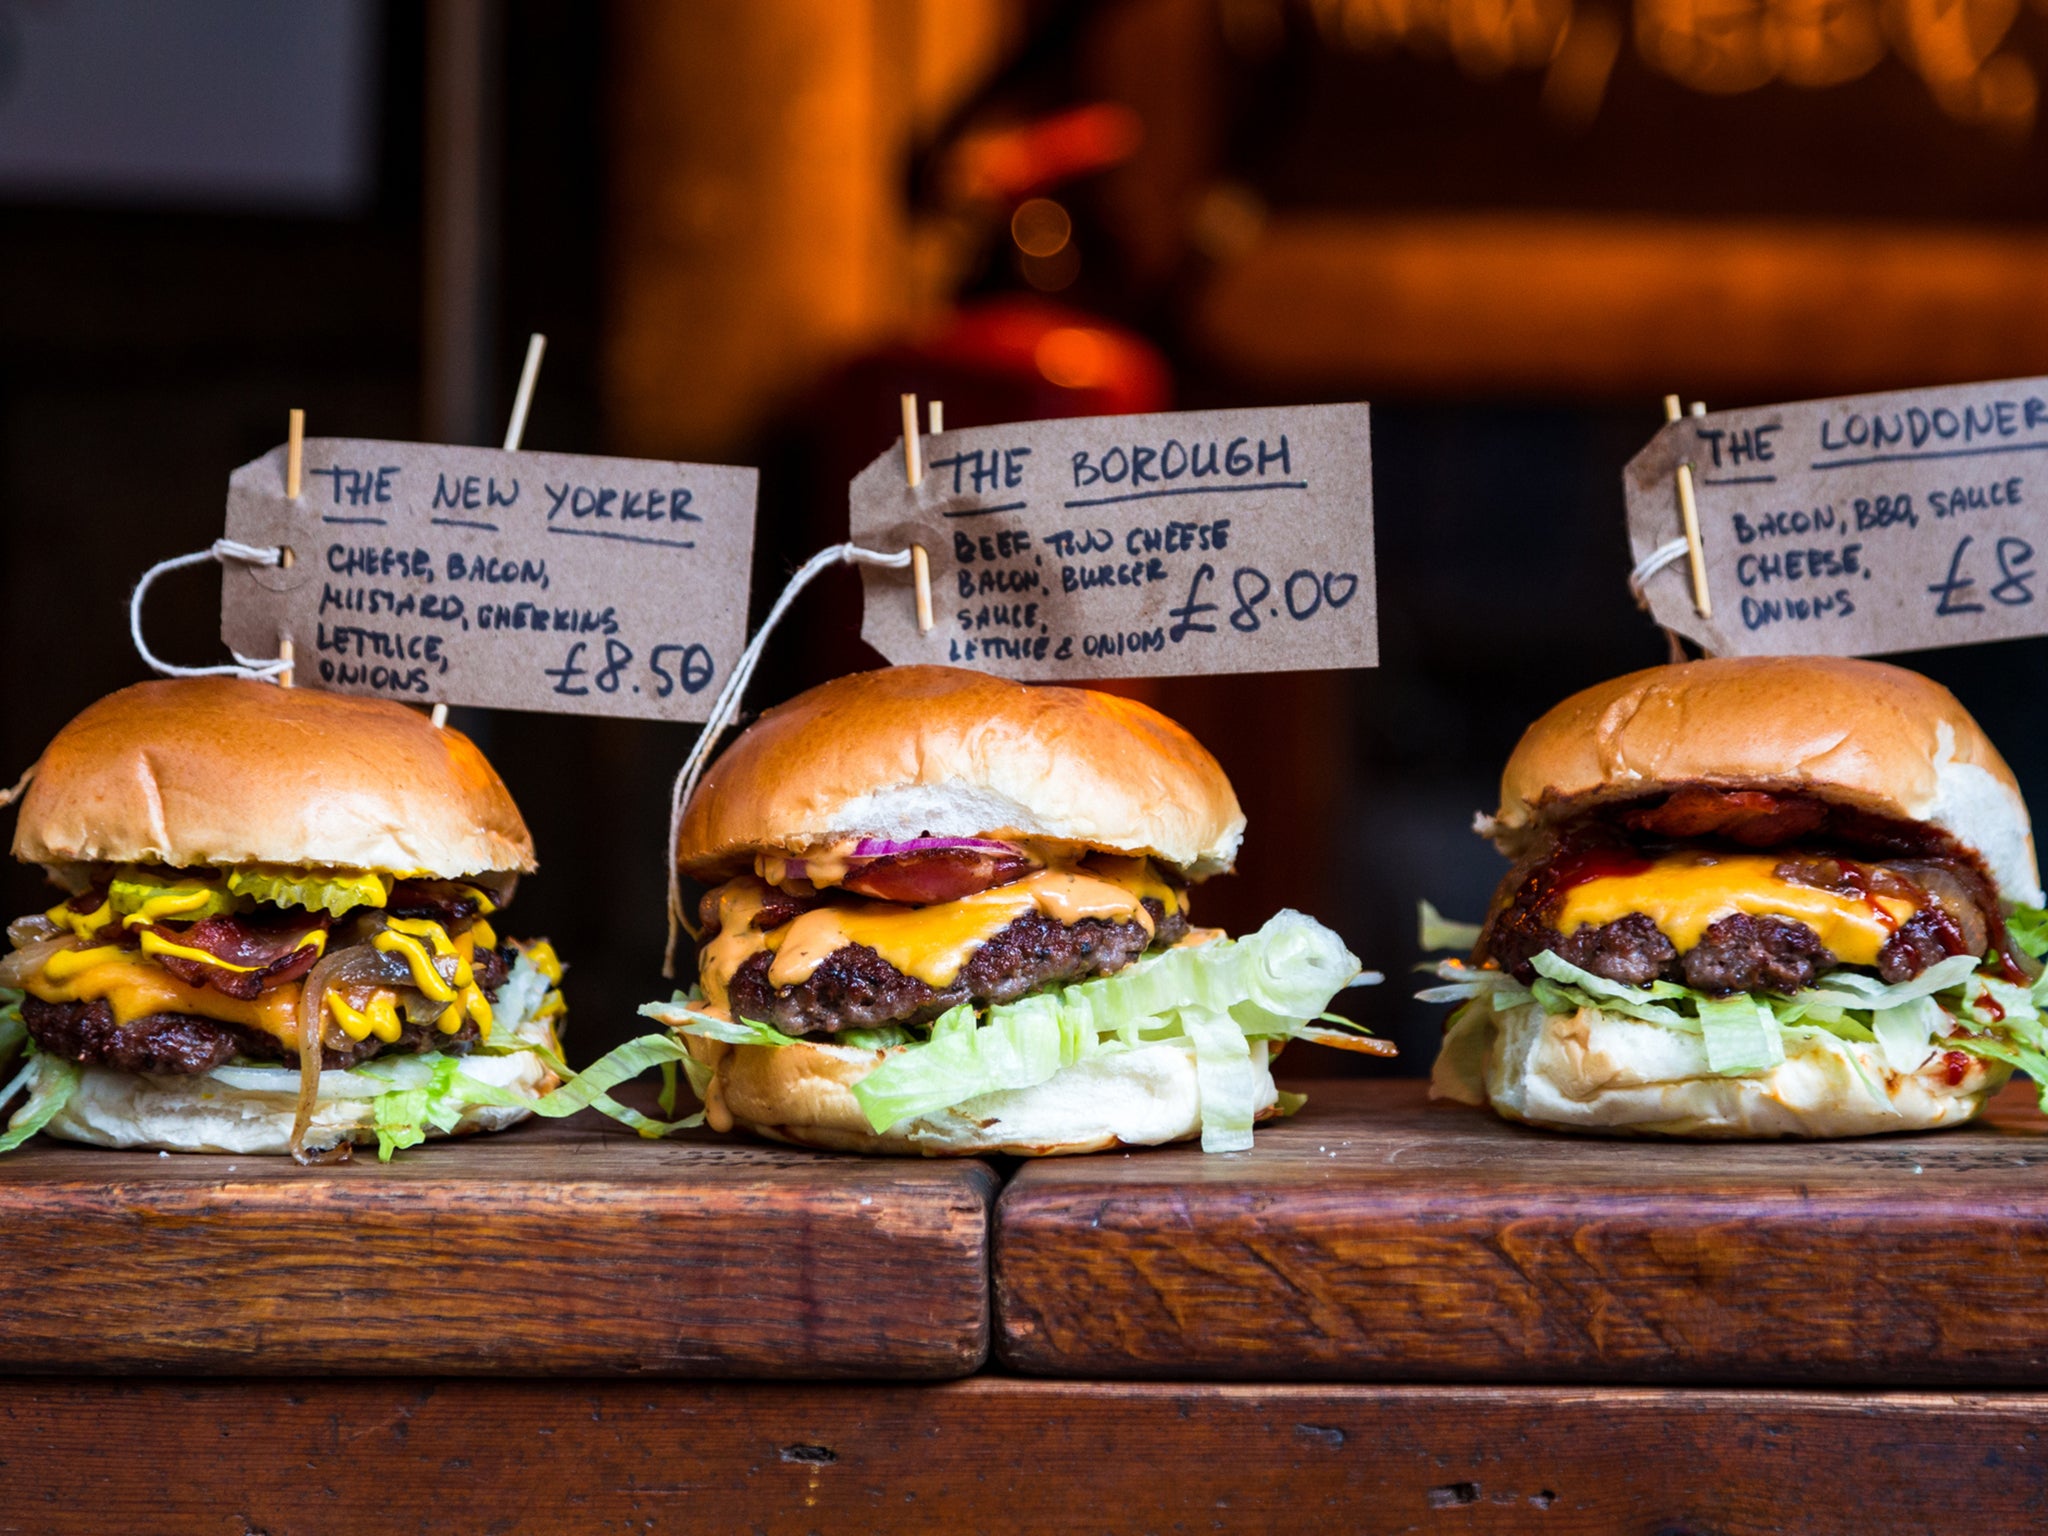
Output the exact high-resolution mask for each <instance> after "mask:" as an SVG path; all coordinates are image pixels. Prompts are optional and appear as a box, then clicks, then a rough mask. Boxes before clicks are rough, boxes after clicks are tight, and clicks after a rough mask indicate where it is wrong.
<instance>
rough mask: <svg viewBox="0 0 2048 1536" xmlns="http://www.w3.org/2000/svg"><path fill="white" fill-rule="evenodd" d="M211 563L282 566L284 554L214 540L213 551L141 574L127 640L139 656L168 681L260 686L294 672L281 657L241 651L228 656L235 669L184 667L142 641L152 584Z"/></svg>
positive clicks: (161, 564)
mask: <svg viewBox="0 0 2048 1536" xmlns="http://www.w3.org/2000/svg"><path fill="white" fill-rule="evenodd" d="M209 560H219V561H222V562H225V561H229V560H241V561H245V562H246V563H248V564H250V565H280V564H282V563H283V561H284V551H283V550H281V549H262V548H259V547H258V546H256V545H254V544H244V543H241V542H240V541H238V540H236V539H215V540H214V541H213V547H212V548H211V549H202V550H198V551H196V552H195V553H193V554H189V555H175V556H173V557H172V558H171V559H169V560H159V561H157V563H156V564H155V565H152V566H151V567H150V568H149V569H148V570H146V571H144V572H143V573H142V580H140V581H138V582H137V583H135V590H134V592H133V593H131V594H130V595H129V598H128V636H129V638H130V639H132V640H133V641H134V642H135V650H136V653H137V654H138V655H140V656H141V657H142V659H143V660H144V661H145V662H147V663H148V664H149V665H150V667H151V668H152V669H153V670H155V671H158V672H161V673H163V675H164V676H165V677H248V678H255V679H256V680H258V681H259V682H263V681H267V682H275V681H277V679H278V677H279V676H280V675H281V674H283V673H286V672H289V671H290V670H291V668H292V664H291V663H290V662H289V661H286V660H285V659H284V658H283V657H281V656H280V657H278V658H276V659H275V660H272V659H270V658H267V657H263V656H244V655H243V654H242V653H241V652H240V651H237V650H232V649H231V650H230V651H229V652H228V654H229V655H231V656H233V657H234V658H235V664H234V665H233V666H219V667H181V666H179V665H177V663H175V662H169V661H165V660H164V659H163V658H162V657H161V656H158V655H157V654H156V653H155V652H154V651H152V650H150V648H149V644H148V642H147V641H145V640H144V639H143V638H142V600H143V599H144V598H145V597H147V596H148V595H149V588H150V584H151V583H152V582H154V581H155V580H156V579H157V577H159V576H163V575H166V574H168V573H169V572H171V571H180V570H183V569H184V568H185V567H187V566H190V565H204V564H205V563H206V562H207V561H209Z"/></svg>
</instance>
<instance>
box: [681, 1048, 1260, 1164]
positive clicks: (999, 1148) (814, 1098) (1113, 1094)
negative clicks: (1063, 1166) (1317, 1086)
mask: <svg viewBox="0 0 2048 1536" xmlns="http://www.w3.org/2000/svg"><path fill="white" fill-rule="evenodd" d="M682 1039H683V1042H684V1044H685V1046H686V1047H687V1048H688V1050H689V1052H690V1055H691V1057H692V1058H693V1060H692V1062H691V1063H690V1065H691V1066H692V1068H693V1070H692V1072H691V1074H690V1078H691V1084H692V1086H693V1087H695V1088H696V1090H697V1096H698V1097H699V1098H701V1099H703V1101H704V1118H705V1122H706V1123H707V1124H708V1125H710V1126H711V1127H712V1128H713V1129H714V1130H719V1131H728V1130H731V1129H732V1128H733V1127H734V1126H739V1127H741V1128H742V1129H745V1130H750V1131H753V1132H755V1133H757V1134H759V1135H762V1136H767V1137H771V1138H773V1139H774V1140H776V1141H787V1142H793V1143H795V1144H797V1145H799V1146H806V1147H821V1148H824V1149H825V1150H827V1151H832V1152H892V1153H915V1154H921V1155H923V1156H925V1157H975V1156H980V1155H983V1154H986V1153H998V1152H1000V1153H1007V1154H1009V1155H1011V1156H1015V1157H1059V1156H1064V1155H1067V1154H1070V1153H1075V1152H1102V1151H1106V1150H1108V1149H1110V1148H1112V1147H1153V1146H1159V1145H1161V1144H1162V1143H1165V1142H1169V1141H1185V1140H1186V1139H1187V1138H1189V1137H1191V1136H1197V1135H1200V1134H1201V1130H1202V1101H1201V1091H1200V1089H1199V1087H1198V1086H1197V1083H1196V1080H1195V1058H1194V1055H1193V1053H1192V1052H1190V1051H1189V1050H1188V1049H1186V1048H1185V1047H1183V1046H1181V1045H1178V1044H1172V1043H1166V1044H1159V1045H1148V1046H1141V1047H1139V1048H1138V1049H1136V1050H1132V1051H1118V1052H1115V1053H1113V1054H1108V1055H1102V1056H1091V1057H1090V1058H1088V1059H1087V1060H1086V1061H1081V1062H1077V1063H1075V1064H1074V1065H1073V1066H1071V1067H1064V1068H1062V1069H1061V1070H1060V1071H1058V1072H1056V1073H1055V1074H1053V1076H1052V1077H1050V1078H1048V1079H1047V1080H1046V1081H1044V1082H1042V1083H1039V1084H1037V1085H1036V1086H1034V1087H1030V1088H1016V1089H1009V1090H1006V1091H1004V1092H1001V1093H988V1094H983V1095H982V1096H981V1097H980V1098H978V1099H969V1100H967V1101H966V1102H965V1103H963V1104H957V1105H955V1106H954V1107H953V1108H951V1109H943V1110H939V1111H937V1112H935V1113H933V1114H929V1115H919V1116H917V1117H916V1118H915V1119H911V1120H904V1121H900V1122H898V1123H897V1124H895V1125H892V1126H891V1127H889V1129H888V1130H886V1131H876V1130H875V1129H874V1128H873V1127H872V1126H870V1125H869V1124H868V1121H867V1116H866V1115H865V1114H863V1113H862V1112H861V1107H860V1102H859V1101H858V1100H857V1099H855V1098H854V1096H853V1084H855V1083H857V1082H859V1081H860V1080H861V1079H862V1078H863V1077H866V1076H867V1075H868V1073H870V1072H872V1071H874V1069H875V1068H876V1067H877V1066H878V1065H880V1063H881V1062H882V1059H883V1058H884V1057H885V1056H887V1055H888V1054H889V1053H888V1052H887V1051H880V1050H859V1049H855V1048H854V1047H851V1046H844V1045H822V1044H811V1043H809V1042H805V1043H802V1044H798V1045H783V1046H774V1045H731V1044H727V1043H726V1042H724V1041H719V1040H705V1039H701V1038H699V1037H697V1036H694V1035H685V1036H683V1037H682ZM1252 1061H1253V1065H1254V1066H1255V1067H1256V1069H1257V1071H1258V1076H1259V1088H1258V1095H1257V1098H1256V1101H1255V1102H1256V1104H1257V1108H1258V1118H1259V1119H1261V1120H1263V1119H1266V1118H1267V1117H1268V1116H1270V1115H1272V1114H1274V1113H1275V1112H1276V1110H1277V1108H1278V1104H1279V1095H1278V1090H1276V1089H1275V1088H1274V1086H1273V1075H1272V1073H1271V1072H1270V1071H1268V1070H1267V1067H1266V1050H1265V1045H1264V1042H1255V1043H1254V1044H1253V1047H1252Z"/></svg>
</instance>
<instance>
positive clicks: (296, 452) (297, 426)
mask: <svg viewBox="0 0 2048 1536" xmlns="http://www.w3.org/2000/svg"><path fill="white" fill-rule="evenodd" d="M286 420H287V422H288V423H289V424H288V425H287V426H286V428H285V434H284V494H285V499H286V500H288V501H297V500H298V499H299V482H300V480H301V479H303V478H304V476H305V471H306V413H305V412H304V411H302V410H300V409H299V408H298V407H297V406H294V407H293V408H292V412H291V415H290V416H289V417H287V418H286Z"/></svg>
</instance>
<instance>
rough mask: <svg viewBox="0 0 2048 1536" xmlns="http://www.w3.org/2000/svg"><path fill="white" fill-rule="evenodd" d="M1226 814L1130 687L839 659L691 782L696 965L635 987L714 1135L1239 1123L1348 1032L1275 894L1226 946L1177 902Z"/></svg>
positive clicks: (1129, 1133)
mask: <svg viewBox="0 0 2048 1536" xmlns="http://www.w3.org/2000/svg"><path fill="white" fill-rule="evenodd" d="M1243 831H1244V815H1243V812H1242V811H1240V810H1239V808H1238V803H1237V796H1236V795H1235V794H1234V793H1233V792H1232V790H1231V787H1230V781H1229V780H1228V779H1227V778H1225V777H1224V774H1223V771H1222V769H1221V768H1220V767H1219V766H1218V765H1217V762H1216V760H1215V758H1213V757H1211V756H1210V755H1209V753H1208V752H1206V751H1205V750H1203V748H1202V747H1201V746H1200V745H1199V744H1198V743H1197V742H1196V741H1195V740H1194V738H1193V737H1191V736H1190V735H1188V733H1187V732H1186V731H1184V730H1182V729H1181V728H1180V727H1179V726H1178V725H1176V724H1174V723H1173V722H1172V721H1171V720H1168V719H1167V718H1165V717H1164V716H1163V715H1160V714H1158V713H1157V712H1156V711H1154V710H1151V709H1149V708H1147V707H1145V706H1144V705H1142V704H1138V703H1134V702H1132V701H1130V700H1128V699H1123V698H1118V697H1113V696H1111V695H1109V694H1104V693H1096V692H1090V691H1087V690H1083V689H1078V688H1054V687H1026V686H1024V685H1022V684H1018V683H1013V682H1007V681H1003V680H1001V679H998V678H993V677H989V676H986V675H984V674H982V673H979V672H969V671H961V670H957V669H953V668H947V667H928V666H916V667H897V668H890V669H885V670H882V671H877V672H866V673H858V674H855V675H853V676H850V677H843V678H840V679H839V680H838V681H836V682H831V683H827V684H825V685H824V686H823V687H820V688H815V689H813V690H811V691H810V692H808V693H805V694H803V695H801V696H799V697H797V698H795V699H793V700H791V701H790V702H789V703H787V704H784V705H782V706H781V707H780V708H777V709H773V710H770V711H769V712H768V713H766V714H765V715H763V716H762V717H761V719H760V720H759V721H758V722H757V723H756V724H755V725H754V726H753V727H752V728H751V729H750V730H748V731H747V732H746V733H745V734H744V735H742V736H741V737H740V738H739V740H738V741H737V742H736V743H735V744H734V745H733V746H732V747H731V748H730V749H729V750H728V751H727V752H726V753H725V754H724V755H723V756H722V757H720V758H719V759H718V760H717V761H716V762H715V763H714V764H713V765H712V767H711V769H710V771H709V773H708V774H707V775H706V777H705V778H704V780H703V782H702V783H701V784H700V786H699V787H698V788H697V790H696V792H695V793H694V794H693V795H692V797H691V798H690V800H689V803H688V805H687V806H686V807H685V808H684V812H683V814H682V817H681V820H680V823H679V833H678V837H677V840H676V844H675V850H674V852H675V859H676V862H677V865H678V867H679V871H680V873H682V874H683V875H686V876H688V877H689V878H691V879H692V880H694V881H698V882H701V883H703V884H705V885H707V886H708V889H707V890H706V891H705V893H704V895H703V898H702V900H701V902H700V903H699V906H698V912H699V917H700V919H701V927H700V928H699V929H698V930H697V937H698V938H699V939H700V941H701V942H700V947H699V949H698V971H699V984H698V987H697V988H696V989H694V990H693V991H692V992H690V993H688V994H681V995H678V996H677V998H676V999H675V1000H674V1001H672V1002H669V1003H658V1004H651V1005H649V1006H648V1007H646V1008H644V1009H642V1010H641V1011H642V1012H643V1013H644V1014H646V1015H648V1016H650V1017H652V1018H654V1019H657V1020H659V1021H660V1022H662V1023H664V1024H666V1025H668V1026H669V1027H670V1028H671V1029H673V1030H674V1031H675V1032H676V1035H677V1036H678V1037H679V1038H680V1042H681V1044H682V1046H683V1048H684V1054H683V1065H684V1067H685V1069H686V1070H687V1072H688V1074H689V1080H690V1084H691V1086H692V1087H693V1088H694V1089H695V1091H696V1093H697V1095H698V1097H699V1098H701V1099H702V1100H703V1102H704V1105H705V1115H706V1117H707V1119H708V1120H709V1122H710V1124H711V1125H712V1126H713V1127H714V1128H716V1129H719V1130H730V1129H732V1128H733V1127H735V1126H738V1127H744V1128H746V1129H749V1130H752V1131H755V1132H757V1133H759V1134H761V1135H764V1136H769V1137H773V1138H776V1139H779V1140H783V1141H789V1142H796V1143H800V1144H803V1145H807V1146H813V1147H823V1148H830V1149H835V1150H844V1151H857V1152H915V1153H924V1154H929V1155H949V1154H962V1155H965V1154H975V1153H988V1152H1006V1153H1015V1154H1019V1155H1025V1156H1034V1155H1042V1154H1050V1153H1063V1152H1088V1151H1095V1150H1098V1149H1102V1148H1106V1147H1114V1146H1119V1145H1128V1146H1148V1145H1153V1144H1156V1143H1160V1142H1169V1141H1175V1140H1179V1139H1182V1138H1186V1137H1192V1136H1196V1135H1199V1136H1200V1137H1201V1138H1202V1145H1203V1147H1204V1148H1205V1149H1207V1150H1210V1151H1219V1150H1222V1151H1228V1150H1236V1149H1240V1148H1243V1147H1247V1146H1249V1145H1250V1144H1251V1135H1252V1125H1253V1122H1254V1121H1256V1120H1259V1119H1262V1118H1264V1117H1266V1116H1269V1115H1272V1114H1274V1113H1276V1112H1279V1110H1280V1109H1281V1107H1282V1105H1283V1104H1284V1103H1288V1102H1291V1100H1289V1099H1286V1098H1283V1096H1282V1095H1281V1094H1280V1093H1279V1092H1278V1091H1277V1090H1276V1088H1275V1086H1274V1083H1273V1078H1272V1074H1271V1072H1270V1070H1269V1067H1270V1063H1271V1060H1272V1056H1273V1052H1274V1051H1275V1050H1276V1049H1277V1048H1278V1047H1279V1046H1281V1045H1282V1044H1284V1043H1285V1042H1286V1041H1288V1040H1291V1039H1295V1038H1300V1037H1304V1036H1306V1037H1310V1038H1321V1039H1328V1040H1332V1041H1337V1042H1347V1041H1351V1040H1355V1039H1359V1038H1360V1037H1359V1036H1357V1035H1356V1034H1354V1033H1352V1032H1350V1031H1349V1030H1348V1029H1347V1027H1346V1026H1345V1024H1344V1021H1342V1020H1332V1019H1326V1018H1325V1017H1324V1014H1325V1010H1326V1009H1327V1008H1328V1007H1329V1004H1330V1001H1331V999H1332V998H1333V997H1334V996H1335V994H1336V993H1337V992H1338V991H1339V990H1341V989H1342V988H1344V987H1346V986H1349V985H1351V984H1352V983H1353V982H1355V981H1357V980H1359V979H1360V971H1359V965H1358V961H1357V960H1356V959H1355V958H1354V957H1353V956H1352V955H1351V954H1350V953H1349V952H1348V951H1347V950H1346V949H1345V947H1344V945H1343V944H1342V943H1341V942H1340V941H1339V940H1338V938H1337V936H1336V935H1335V934H1333V933H1331V932H1330V931H1329V930H1328V929H1327V928H1324V927H1323V926H1321V925H1320V924H1318V923H1315V922H1313V921H1311V920H1310V919H1308V918H1306V917H1303V916H1302V915H1301V914H1299V913H1297V912H1282V913H1280V914H1279V915H1278V916H1276V917H1274V918H1273V919H1272V920H1271V921H1270V922H1268V923H1267V924H1266V925H1265V927H1263V928H1262V929H1260V930H1259V931H1258V932H1257V933H1255V934H1252V935H1250V936H1248V937H1246V938H1242V939H1238V940H1235V941H1233V940H1231V939H1228V938H1226V937H1225V936H1224V935H1223V934H1222V933H1220V932H1218V931H1217V930H1215V929H1210V928H1200V927H1196V926H1194V924H1193V921H1192V918H1191V915H1190V901H1189V890H1190V887H1191V886H1193V885H1195V884H1197V883H1199V882H1201V881H1202V880H1205V879H1207V878H1208V877H1209V876H1211V875H1215V874H1220V873H1222V872H1224V871H1226V870H1228V869H1229V868H1230V867H1231V864H1232V861H1233V859H1234V858H1235V856H1236V854H1237V848H1238V842H1239V839H1240V838H1241V836H1242V834H1243ZM1333 1024H1334V1027H1332V1025H1333ZM1361 1043H1363V1044H1364V1045H1365V1047H1366V1048H1367V1049H1375V1050H1384V1049H1386V1048H1385V1047H1383V1046H1382V1045H1381V1042H1378V1041H1374V1040H1363V1041H1362V1042H1361Z"/></svg>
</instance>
